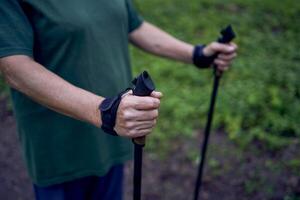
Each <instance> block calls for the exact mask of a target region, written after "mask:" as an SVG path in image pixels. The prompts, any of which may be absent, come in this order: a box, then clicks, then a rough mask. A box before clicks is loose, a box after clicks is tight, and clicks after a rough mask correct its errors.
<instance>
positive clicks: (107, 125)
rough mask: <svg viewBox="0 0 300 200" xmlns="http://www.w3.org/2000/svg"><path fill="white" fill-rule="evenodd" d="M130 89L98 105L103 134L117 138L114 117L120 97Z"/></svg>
mask: <svg viewBox="0 0 300 200" xmlns="http://www.w3.org/2000/svg"><path fill="white" fill-rule="evenodd" d="M128 90H130V88H128V89H126V90H125V91H123V92H121V93H119V94H118V95H117V96H115V97H110V98H106V99H104V100H103V101H102V103H101V104H100V105H99V109H100V112H101V119H102V125H101V128H102V130H103V131H104V132H105V133H108V134H110V135H113V136H118V134H117V132H116V131H115V130H114V127H115V125H116V117H117V112H118V108H119V105H120V102H121V100H122V95H123V94H124V93H126V92H127V91H128Z"/></svg>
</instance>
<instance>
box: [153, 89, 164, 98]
mask: <svg viewBox="0 0 300 200" xmlns="http://www.w3.org/2000/svg"><path fill="white" fill-rule="evenodd" d="M151 97H154V98H158V99H161V98H162V97H163V94H162V93H161V92H158V91H153V92H152V93H151Z"/></svg>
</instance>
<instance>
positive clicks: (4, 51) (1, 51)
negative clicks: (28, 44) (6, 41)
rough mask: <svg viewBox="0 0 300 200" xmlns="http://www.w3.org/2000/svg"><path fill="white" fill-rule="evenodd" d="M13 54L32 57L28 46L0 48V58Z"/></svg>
mask: <svg viewBox="0 0 300 200" xmlns="http://www.w3.org/2000/svg"><path fill="white" fill-rule="evenodd" d="M13 55H26V56H29V57H33V54H32V50H31V49H28V48H19V47H17V48H0V58H4V57H7V56H13Z"/></svg>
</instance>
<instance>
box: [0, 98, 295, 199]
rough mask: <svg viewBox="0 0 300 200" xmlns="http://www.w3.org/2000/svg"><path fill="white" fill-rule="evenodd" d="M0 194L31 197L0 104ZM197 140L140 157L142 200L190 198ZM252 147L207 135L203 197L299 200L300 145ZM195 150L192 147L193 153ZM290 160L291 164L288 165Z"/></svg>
mask: <svg viewBox="0 0 300 200" xmlns="http://www.w3.org/2000/svg"><path fill="white" fill-rule="evenodd" d="M0 138H1V139H0V199H1V200H2V199H3V200H31V199H33V194H32V187H31V182H30V180H29V178H28V176H27V173H26V170H25V167H24V163H23V161H22V156H21V153H20V147H19V142H18V139H17V134H16V124H15V120H14V118H13V116H12V113H10V112H8V111H6V110H5V109H4V106H3V103H0ZM197 148H198V142H197V140H186V139H184V140H176V141H175V142H173V143H172V146H170V149H171V151H170V155H169V156H168V157H166V158H165V159H163V160H161V159H157V158H156V157H155V155H153V154H149V153H147V154H146V155H145V159H144V169H143V170H144V179H143V200H170V199H176V200H187V199H192V194H193V189H194V188H193V187H194V178H195V172H196V165H195V162H193V161H192V160H193V159H190V158H192V157H195V155H196V154H195V155H194V156H193V155H192V154H191V152H193V151H195V150H197ZM259 148H260V147H259V146H257V148H251V149H250V150H247V151H243V152H241V151H240V150H238V149H237V147H236V146H235V145H234V144H233V143H231V142H229V141H228V139H227V138H226V136H225V135H224V134H223V133H218V134H216V133H214V134H212V138H211V144H210V149H209V155H208V158H209V159H208V163H207V166H206V171H205V172H206V173H205V176H204V191H203V192H202V199H209V200H220V199H222V200H223V199H224V200H234V199H239V200H243V199H253V200H265V199H270V200H282V199H284V198H287V197H288V196H289V197H292V198H291V200H299V199H300V178H299V174H300V173H299V172H300V168H297V167H298V165H297V161H296V158H298V159H299V158H300V150H299V149H300V145H299V143H295V145H291V146H290V147H288V148H286V149H284V150H282V151H280V152H276V153H274V152H273V153H270V152H263V151H262V150H260V149H259ZM195 153H196V152H195ZM293 160H295V163H296V164H294V165H289V164H288V163H290V161H293ZM125 174H126V178H125V200H131V199H132V198H131V194H132V163H128V164H127V165H126V169H125Z"/></svg>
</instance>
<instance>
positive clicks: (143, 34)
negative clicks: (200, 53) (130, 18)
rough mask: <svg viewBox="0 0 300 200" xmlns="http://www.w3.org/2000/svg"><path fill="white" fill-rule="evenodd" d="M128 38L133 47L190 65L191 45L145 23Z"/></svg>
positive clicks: (192, 47) (192, 48)
mask: <svg viewBox="0 0 300 200" xmlns="http://www.w3.org/2000/svg"><path fill="white" fill-rule="evenodd" d="M129 37H130V41H131V42H132V43H133V44H134V45H136V46H137V47H139V48H141V49H143V50H145V51H147V52H149V53H152V54H155V55H158V56H162V57H167V58H170V59H174V60H178V61H182V62H185V63H192V56H193V50H194V46H193V45H191V44H188V43H185V42H183V41H180V40H178V39H176V38H174V37H173V36H171V35H169V34H168V33H166V32H164V31H162V30H160V29H159V28H157V27H155V26H153V25H151V24H149V23H147V22H144V23H143V24H142V25H141V27H139V28H138V29H137V30H135V31H133V32H132V33H131V34H130V36H129Z"/></svg>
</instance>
